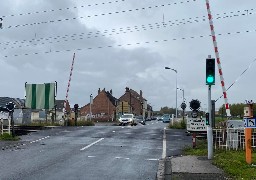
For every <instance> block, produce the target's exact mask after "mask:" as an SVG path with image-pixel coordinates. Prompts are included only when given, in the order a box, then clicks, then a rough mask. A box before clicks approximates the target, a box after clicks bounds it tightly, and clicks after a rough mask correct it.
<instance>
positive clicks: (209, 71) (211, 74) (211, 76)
mask: <svg viewBox="0 0 256 180" xmlns="http://www.w3.org/2000/svg"><path fill="white" fill-rule="evenodd" d="M214 84H215V59H212V58H208V59H206V85H214Z"/></svg>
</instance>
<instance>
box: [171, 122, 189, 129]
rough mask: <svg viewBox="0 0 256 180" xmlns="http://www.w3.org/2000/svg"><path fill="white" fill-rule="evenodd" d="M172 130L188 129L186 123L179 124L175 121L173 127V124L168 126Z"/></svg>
mask: <svg viewBox="0 0 256 180" xmlns="http://www.w3.org/2000/svg"><path fill="white" fill-rule="evenodd" d="M168 127H169V128H170V129H186V127H187V126H186V123H185V121H183V120H182V121H180V122H177V121H174V122H173V125H172V123H170V124H169V126H168Z"/></svg>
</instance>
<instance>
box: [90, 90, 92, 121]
mask: <svg viewBox="0 0 256 180" xmlns="http://www.w3.org/2000/svg"><path fill="white" fill-rule="evenodd" d="M90 121H92V94H91V95H90Z"/></svg>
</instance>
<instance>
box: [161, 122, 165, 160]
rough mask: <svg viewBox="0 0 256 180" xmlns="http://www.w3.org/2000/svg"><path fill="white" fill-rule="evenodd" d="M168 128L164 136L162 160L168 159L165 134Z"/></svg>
mask: <svg viewBox="0 0 256 180" xmlns="http://www.w3.org/2000/svg"><path fill="white" fill-rule="evenodd" d="M165 130H166V127H165V128H164V135H163V154H162V158H163V159H164V158H165V157H166V134H165Z"/></svg>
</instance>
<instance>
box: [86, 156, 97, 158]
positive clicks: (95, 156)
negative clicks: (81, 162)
mask: <svg viewBox="0 0 256 180" xmlns="http://www.w3.org/2000/svg"><path fill="white" fill-rule="evenodd" d="M94 157H96V156H88V158H94Z"/></svg>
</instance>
